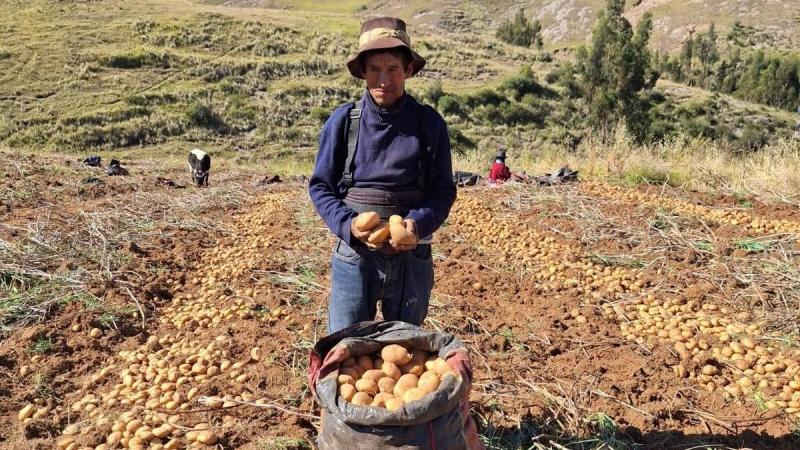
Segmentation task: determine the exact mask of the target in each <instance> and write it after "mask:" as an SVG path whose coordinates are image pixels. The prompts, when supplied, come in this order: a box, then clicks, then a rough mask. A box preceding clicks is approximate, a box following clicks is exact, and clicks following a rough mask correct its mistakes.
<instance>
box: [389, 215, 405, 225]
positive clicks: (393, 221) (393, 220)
mask: <svg viewBox="0 0 800 450" xmlns="http://www.w3.org/2000/svg"><path fill="white" fill-rule="evenodd" d="M402 224H403V218H402V217H401V216H398V215H397V214H395V215H393V216H391V217H389V225H402Z"/></svg>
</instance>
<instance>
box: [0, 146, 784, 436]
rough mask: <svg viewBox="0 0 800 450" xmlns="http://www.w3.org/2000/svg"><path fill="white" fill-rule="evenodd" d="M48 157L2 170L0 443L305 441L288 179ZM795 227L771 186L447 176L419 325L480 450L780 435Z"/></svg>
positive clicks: (303, 252) (304, 322)
mask: <svg viewBox="0 0 800 450" xmlns="http://www.w3.org/2000/svg"><path fill="white" fill-rule="evenodd" d="M4 156H6V157H8V156H9V155H8V154H6V155H4ZM32 158H33V157H32ZM68 159H69V158H61V159H58V158H57V157H36V158H34V159H33V160H28V161H23V162H20V163H19V164H16V165H13V164H12V165H8V166H6V167H4V168H2V169H1V170H3V171H4V172H5V173H3V180H4V181H3V183H4V191H3V192H4V194H3V196H2V197H0V200H1V202H0V203H1V204H0V221H2V226H0V239H2V240H1V241H0V243H2V244H3V248H4V250H3V251H4V252H6V253H7V254H6V255H4V256H3V257H2V259H0V263H2V264H3V266H2V269H3V270H2V274H1V275H2V276H3V277H4V278H3V279H2V281H3V285H4V291H3V294H4V296H5V298H4V299H3V300H2V301H3V309H2V311H0V312H2V320H3V326H4V327H5V329H6V331H5V336H4V337H5V339H4V340H3V341H2V342H0V396H2V397H3V398H4V399H5V401H4V402H3V403H2V406H0V430H3V431H1V432H0V447H2V448H17V449H27V448H31V449H49V448H53V446H54V443H58V446H59V448H70V449H72V448H84V447H86V448H117V447H115V446H114V445H113V443H114V442H119V441H120V440H123V442H126V443H127V445H128V446H129V447H130V448H145V447H144V446H142V447H138V446H137V445H139V443H142V444H143V443H144V441H147V439H148V438H149V444H148V445H150V448H186V446H187V440H188V438H190V437H191V438H197V439H201V440H205V441H206V442H207V443H209V444H210V445H213V446H216V447H217V448H263V449H279V448H309V447H310V445H311V444H310V443H311V442H313V439H314V437H315V435H316V426H317V424H318V422H319V421H318V415H319V410H318V409H316V408H315V406H314V404H313V402H312V399H311V395H310V393H309V389H308V386H307V385H306V378H305V375H306V366H307V359H308V353H309V349H310V348H311V347H312V346H313V343H314V342H315V341H316V339H317V338H318V337H320V335H321V334H322V333H324V330H325V325H326V324H325V322H326V295H327V287H328V264H329V258H330V249H331V246H332V244H333V238H332V236H331V235H330V233H329V232H328V231H327V229H325V228H324V225H323V224H322V222H321V221H320V220H319V219H318V218H317V216H316V214H315V212H314V210H313V208H312V206H311V204H310V202H309V200H308V197H307V194H306V191H305V185H304V184H303V183H301V182H285V183H280V184H274V185H269V186H257V185H256V184H255V182H256V181H257V180H258V179H259V178H260V177H259V176H257V175H246V174H233V173H219V174H214V175H212V179H211V182H212V187H211V188H209V189H203V190H198V189H196V188H193V187H191V186H190V187H188V188H185V189H175V188H171V187H167V186H164V185H161V184H157V183H155V181H154V180H153V179H151V178H148V177H145V176H141V175H136V173H144V172H145V170H144V169H147V168H148V164H153V165H155V164H156V163H155V162H152V163H149V162H146V161H145V162H141V163H138V165H135V166H132V167H131V169H132V172H133V173H134V174H133V175H132V176H130V177H119V178H112V177H106V176H105V175H104V174H101V173H99V172H97V173H95V172H93V171H92V170H91V169H87V168H84V167H82V166H81V164H80V163H79V162H78V161H71V160H68ZM37 167H40V169H37ZM41 167H44V169H42V168H41ZM51 172H54V173H51ZM167 173H168V174H169V173H172V174H173V176H174V177H175V179H176V180H182V179H183V178H185V177H184V176H183V175H182V172H179V169H177V168H176V169H174V171H172V172H169V171H168V172H167ZM91 176H94V177H96V178H98V179H99V180H100V182H97V181H88V182H87V181H85V180H86V179H87V178H88V177H91ZM799 237H800V210H798V208H797V205H791V204H788V203H787V204H763V203H760V202H758V201H757V200H755V199H752V198H746V197H740V196H726V195H709V194H701V193H693V192H685V191H680V190H675V189H666V190H665V189H663V188H662V187H660V186H644V187H642V186H639V187H626V186H613V185H609V184H602V183H590V182H581V183H576V184H571V185H565V186H558V187H547V188H539V187H533V186H523V185H508V186H505V187H503V188H467V189H465V190H462V191H460V192H459V199H458V201H457V203H456V206H455V208H454V210H453V212H452V214H451V217H450V219H449V220H448V223H447V224H446V226H445V227H444V228H443V229H442V230H440V231H439V232H438V233H437V237H436V245H435V248H434V258H435V266H436V285H435V289H434V296H433V298H432V306H431V310H430V316H429V319H428V320H427V321H426V324H425V326H426V327H428V328H431V329H439V330H443V331H446V332H449V333H453V334H455V335H457V336H458V337H459V338H461V339H462V340H463V341H464V342H465V343H467V344H468V346H469V348H470V351H471V356H472V358H473V365H474V369H475V378H474V387H473V393H472V407H473V414H474V415H475V417H476V419H477V421H478V423H479V428H480V432H481V435H482V436H483V439H484V442H486V443H487V445H488V446H489V448H498V449H501V448H502V449H512V448H513V449H528V448H570V449H577V448H614V449H623V448H653V449H656V448H670V449H672V448H681V449H688V448H755V449H796V448H799V447H800V438H798V437H797V434H796V432H797V430H798V422H797V421H798V418H800V414H798V412H800V365H799V364H800V363H799V362H798V356H800V352H798V344H797V342H796V340H795V337H796V336H797V314H798V312H797V311H798V308H797V306H798V301H799V300H800V269H798V266H799V265H798V260H797V256H798V252H799V251H800V246H798V238H799ZM12 269H17V271H16V273H18V274H19V273H25V274H26V275H25V276H16V277H13V276H12V275H11V274H12V273H15V272H14V271H13V270H12ZM42 280H44V281H42ZM14 286H17V287H18V289H17V290H16V291H14V290H13V287H14ZM35 289H39V290H38V291H36V290H35ZM12 292H17V294H15V295H16V297H15V296H14V295H12V294H10V293H12ZM25 292H27V293H31V292H34V293H37V294H36V295H33V296H29V297H25V298H23V297H24V295H23V294H24V293H25ZM37 296H38V297H37ZM33 297H36V298H38V299H39V300H41V299H42V298H45V297H46V298H52V299H54V300H53V301H52V302H50V303H48V304H45V305H41V303H35V304H36V305H38V306H37V308H34V309H33V311H35V313H31V314H27V315H26V314H22V313H20V312H19V311H20V308H19V307H18V306H19V305H31V304H34V300H35V298H33ZM15 302H16V303H15ZM25 302H27V303H25ZM14 305H17V309H14V308H13V307H14ZM256 348H257V350H256ZM20 419H23V420H20ZM195 427H197V429H202V430H207V431H210V432H207V433H204V434H203V435H202V436H203V437H202V438H199V437H198V436H200V432H198V431H192V430H193V429H194V428H195ZM154 435H155V436H154ZM162 435H163V436H162ZM134 436H135V437H134ZM159 436H161V438H159ZM140 438H142V439H143V441H139V440H138V439H140ZM73 442H74V443H77V444H72V443H73ZM101 444H107V445H108V446H107V447H98V446H100V445H101ZM637 444H639V445H638V446H637ZM159 445H161V447H159ZM190 447H191V448H204V447H205V446H204V445H202V444H199V443H195V444H192V445H191V446H190Z"/></svg>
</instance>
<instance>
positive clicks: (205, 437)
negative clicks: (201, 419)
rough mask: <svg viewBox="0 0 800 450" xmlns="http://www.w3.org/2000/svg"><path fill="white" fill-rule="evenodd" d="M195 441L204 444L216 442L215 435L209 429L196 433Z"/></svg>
mask: <svg viewBox="0 0 800 450" xmlns="http://www.w3.org/2000/svg"><path fill="white" fill-rule="evenodd" d="M197 442H200V443H201V444H206V445H214V444H216V443H217V435H216V434H214V432H213V431H211V430H204V431H201V432H199V433H197Z"/></svg>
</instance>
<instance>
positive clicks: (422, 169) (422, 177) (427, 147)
mask: <svg viewBox="0 0 800 450" xmlns="http://www.w3.org/2000/svg"><path fill="white" fill-rule="evenodd" d="M430 116H431V115H430V114H429V113H428V107H427V106H425V105H420V115H419V122H420V123H419V127H420V131H421V133H420V136H421V137H422V140H423V141H422V142H421V146H422V148H423V150H424V152H425V153H424V154H423V155H422V158H421V159H420V160H419V165H418V166H417V169H418V171H417V173H418V175H417V185H418V186H419V189H420V190H421V191H423V192H424V191H425V190H426V189H427V187H428V169H429V168H430V165H431V159H432V158H433V147H432V146H431V142H432V141H433V139H435V137H434V136H430V135H429V130H431V127H432V125H433V124H432V123H429V122H428V119H429V118H430Z"/></svg>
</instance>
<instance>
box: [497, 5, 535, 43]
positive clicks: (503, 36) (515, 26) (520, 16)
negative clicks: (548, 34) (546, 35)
mask: <svg viewBox="0 0 800 450" xmlns="http://www.w3.org/2000/svg"><path fill="white" fill-rule="evenodd" d="M541 31H542V25H541V24H540V23H539V21H538V20H534V21H532V22H529V21H528V19H527V17H525V10H524V9H520V10H519V11H517V15H516V16H514V20H513V21H511V20H508V21H505V22H503V23H502V24H500V26H499V27H498V28H497V33H496V36H497V37H498V39H500V40H502V41H504V42H507V43H509V44H512V45H519V46H521V47H530V46H531V44H534V43H535V44H536V46H537V47H539V48H541V47H542V35H541Z"/></svg>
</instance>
